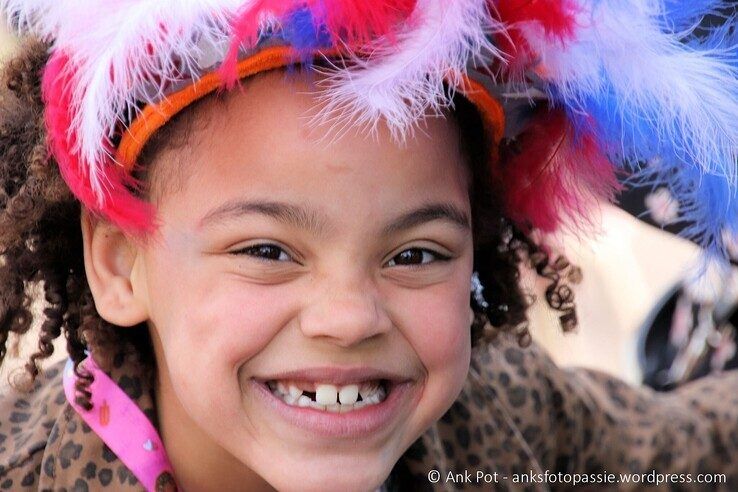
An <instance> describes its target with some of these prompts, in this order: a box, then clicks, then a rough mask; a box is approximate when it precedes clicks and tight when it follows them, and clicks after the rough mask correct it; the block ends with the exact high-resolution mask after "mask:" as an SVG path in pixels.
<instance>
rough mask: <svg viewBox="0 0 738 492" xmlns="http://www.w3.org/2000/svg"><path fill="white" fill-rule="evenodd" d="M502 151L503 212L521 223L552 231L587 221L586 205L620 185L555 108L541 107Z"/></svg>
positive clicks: (588, 138) (610, 196)
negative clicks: (512, 148)
mask: <svg viewBox="0 0 738 492" xmlns="http://www.w3.org/2000/svg"><path fill="white" fill-rule="evenodd" d="M516 140H517V142H516V144H515V147H516V148H518V149H520V150H521V151H520V152H518V153H515V152H513V151H507V152H505V153H503V156H502V159H501V162H502V164H501V165H502V171H501V176H502V181H503V187H504V188H503V189H504V191H505V209H506V214H507V216H508V217H509V218H510V219H512V220H513V221H515V222H516V223H517V224H518V225H519V226H520V227H521V228H523V229H524V230H528V229H530V228H534V229H540V230H541V231H543V232H553V231H555V230H557V229H558V228H559V227H560V226H561V225H565V224H566V225H574V226H581V225H582V221H584V222H587V223H591V220H590V211H591V207H592V206H593V205H596V204H597V203H598V202H601V201H609V202H611V201H613V200H614V198H615V194H616V192H617V191H618V190H619V189H620V185H619V184H618V181H617V178H616V176H615V170H614V166H613V164H612V163H611V162H610V160H609V159H608V158H607V157H606V156H605V155H604V153H603V152H602V151H601V149H600V147H599V145H598V144H597V142H596V140H595V138H594V136H593V135H591V134H580V135H575V131H574V128H573V127H572V124H571V122H570V121H569V119H568V118H567V117H566V114H565V113H564V112H563V111H561V110H551V111H549V110H545V109H544V110H541V111H539V112H538V113H537V114H536V116H534V118H533V120H532V121H531V123H530V124H529V125H528V127H527V128H526V130H525V131H524V132H523V133H522V134H521V135H520V136H519V137H518V138H517V139H516Z"/></svg>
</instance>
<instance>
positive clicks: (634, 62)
mask: <svg viewBox="0 0 738 492" xmlns="http://www.w3.org/2000/svg"><path fill="white" fill-rule="evenodd" d="M580 4H581V5H582V7H583V9H584V11H585V12H586V13H585V14H583V18H582V19H583V20H582V22H581V23H580V25H581V26H582V27H581V28H580V31H579V32H578V33H577V36H576V39H575V40H574V41H572V42H571V43H570V44H569V45H568V46H566V47H565V48H564V50H563V53H562V50H561V47H560V46H555V45H553V44H547V42H546V40H545V39H544V38H536V37H535V34H530V35H529V39H528V41H529V42H530V43H531V46H533V47H534V49H536V51H538V52H539V53H540V54H541V60H542V63H543V65H544V66H545V68H546V73H547V75H548V80H549V85H548V88H547V89H548V92H549V96H550V97H551V98H552V99H553V101H554V102H555V103H556V104H558V105H560V106H563V107H564V108H566V109H567V111H568V113H569V115H570V118H571V119H572V120H573V121H574V122H575V125H576V126H577V127H578V128H579V131H588V132H594V134H595V136H596V137H597V138H598V140H599V142H600V144H601V146H602V147H603V150H605V151H606V152H607V154H608V155H609V156H610V158H611V159H612V160H613V162H614V163H615V165H616V166H619V167H621V168H623V169H625V170H627V171H630V172H631V173H632V178H631V180H632V181H634V182H639V183H641V184H651V185H654V186H655V185H657V184H659V185H668V187H669V188H670V189H671V192H672V194H673V195H674V196H675V198H676V199H677V200H679V202H680V204H681V219H682V220H684V221H685V222H687V223H688V225H687V227H686V229H685V230H684V231H683V234H684V235H685V236H687V237H689V238H691V239H693V240H695V241H697V242H698V243H699V244H700V245H702V246H703V247H704V248H705V249H706V250H707V251H708V252H709V253H710V254H712V255H715V256H718V257H723V258H725V257H726V251H725V248H724V245H723V244H722V235H723V232H724V230H726V229H729V230H738V56H737V55H736V41H737V40H738V36H737V35H736V32H735V31H736V29H735V26H736V22H735V18H734V17H731V16H727V17H724V19H725V22H724V24H722V25H715V26H712V27H708V28H704V29H702V28H701V30H700V31H698V30H696V27H697V25H699V24H700V22H701V21H702V20H703V18H704V16H706V15H711V14H714V13H716V12H719V11H721V9H723V8H724V7H725V6H726V5H727V4H726V2H723V1H718V0H695V1H690V2H685V1H677V0H666V1H665V2H664V3H659V2H656V1H651V0H580ZM659 6H662V7H663V10H659ZM647 163H650V165H648V164H647ZM654 163H658V166H656V165H654Z"/></svg>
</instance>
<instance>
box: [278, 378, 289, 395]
mask: <svg viewBox="0 0 738 492" xmlns="http://www.w3.org/2000/svg"><path fill="white" fill-rule="evenodd" d="M277 391H279V392H280V393H282V394H283V395H286V394H287V393H289V391H288V390H287V386H285V385H284V383H283V382H282V381H277Z"/></svg>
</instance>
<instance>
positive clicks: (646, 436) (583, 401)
mask: <svg viewBox="0 0 738 492" xmlns="http://www.w3.org/2000/svg"><path fill="white" fill-rule="evenodd" d="M131 366H132V365H127V364H125V362H121V361H118V363H117V364H116V367H115V368H114V369H113V371H112V374H111V377H112V378H113V380H115V381H116V382H117V383H118V384H119V385H120V386H121V388H123V389H124V391H125V392H126V393H127V394H128V396H130V397H131V398H132V399H134V400H135V401H136V402H137V403H138V405H139V406H140V407H141V408H142V409H143V410H144V412H145V413H146V415H147V416H148V417H149V418H150V419H151V420H152V422H154V425H156V423H155V420H156V412H155V411H154V407H153V398H152V393H151V388H150V387H148V386H147V385H146V384H145V383H144V378H142V377H140V375H139V374H137V373H136V370H135V368H134V367H131ZM61 372H62V365H58V366H54V367H53V368H52V369H50V370H47V371H46V373H45V374H44V375H43V376H42V377H41V378H40V379H39V380H38V381H37V383H36V385H35V390H34V391H33V392H32V393H30V394H18V393H12V394H8V395H5V396H3V397H2V398H0V490H13V491H19V490H53V491H75V492H78V491H96V490H116V491H118V490H119V491H129V490H141V489H142V488H141V485H140V484H139V483H138V481H137V480H136V478H135V476H134V475H133V474H132V473H131V472H130V471H129V470H128V469H127V468H126V467H125V466H124V465H123V464H122V462H121V461H120V460H119V459H118V457H117V456H116V455H115V454H113V453H112V452H111V451H110V449H108V447H107V446H106V445H105V444H104V443H103V442H102V441H101V440H100V439H99V438H98V437H97V436H96V435H95V434H94V433H93V432H92V431H91V430H90V428H89V427H88V426H87V425H86V424H85V423H84V422H83V421H82V420H81V418H80V417H79V415H77V414H76V412H75V411H74V410H73V409H72V407H70V406H69V404H67V402H66V400H65V397H64V393H63V391H62V385H61ZM654 471H655V473H660V474H679V475H673V476H672V477H675V478H672V479H671V480H670V481H669V483H661V484H660V485H658V486H648V487H647V485H648V484H647V483H646V482H644V481H640V482H638V483H635V480H633V481H631V482H630V483H612V482H603V480H606V479H607V480H609V478H606V475H605V474H612V477H611V478H617V477H619V475H618V474H620V473H637V474H649V473H652V472H654ZM435 472H437V473H435ZM559 472H560V473H561V474H559ZM574 473H578V474H587V476H586V477H589V478H590V479H591V481H587V482H586V483H580V484H579V485H578V486H577V487H575V486H574V485H573V481H572V480H574V478H573V475H565V474H574ZM706 473H713V474H714V473H718V474H723V476H722V479H721V481H722V483H714V482H713V483H710V484H698V483H694V481H695V480H698V478H697V475H698V474H706ZM546 474H548V479H546V476H545V475H546ZM552 474H556V476H557V479H558V480H559V481H553V480H552V479H551V475H552ZM641 476H643V475H641ZM567 477H568V478H569V480H568V481H567ZM586 477H585V476H580V479H579V480H580V481H583V480H585V479H586ZM603 477H604V478H603ZM652 477H653V475H652ZM647 478H648V476H647V475H646V477H645V478H644V479H642V480H645V479H647ZM690 479H691V480H693V482H692V483H685V482H687V481H688V480H690ZM595 480H599V481H598V482H595ZM595 483H597V485H595ZM474 488H480V489H485V490H514V491H518V490H526V491H527V490H531V491H544V490H572V489H577V490H643V489H646V488H647V489H648V490H730V491H735V490H738V371H733V372H726V373H722V374H717V375H711V376H709V377H707V378H704V379H700V380H697V381H694V382H691V383H689V384H687V385H685V386H682V387H680V388H678V389H677V390H675V391H673V392H671V393H656V392H654V391H652V390H650V389H647V388H643V387H634V386H630V385H628V384H626V383H624V382H622V381H620V380H618V379H616V378H613V377H611V376H609V375H606V374H604V373H602V372H598V371H594V370H586V369H580V368H577V369H563V368H559V367H557V366H556V365H555V364H554V363H553V362H552V360H551V359H550V357H549V356H548V355H547V353H546V352H545V351H544V350H543V349H542V348H540V347H539V346H537V345H536V344H533V345H532V346H530V347H528V348H526V349H521V348H519V347H518V346H517V344H516V342H515V341H514V340H512V339H511V338H509V337H507V336H505V335H501V336H499V337H498V338H497V340H496V341H495V342H493V343H491V344H489V345H488V346H486V347H479V348H476V349H474V351H473V357H472V363H471V366H470V370H469V376H468V378H467V381H466V384H465V386H464V387H463V389H462V391H461V393H460V395H459V396H458V398H457V400H456V402H455V403H454V404H453V406H452V407H451V408H450V409H449V410H448V412H447V413H446V414H445V415H444V416H443V417H442V418H441V419H440V420H439V421H438V422H436V423H435V424H434V425H433V426H432V427H431V428H430V429H428V430H427V431H426V432H425V433H424V434H423V435H422V436H421V437H420V438H419V439H418V440H417V441H416V442H415V443H414V444H413V445H412V446H411V447H410V448H409V449H408V450H407V451H406V453H405V454H404V455H403V457H402V459H401V460H400V461H399V462H398V463H397V465H396V466H395V468H394V469H393V471H392V473H391V475H390V477H389V478H388V480H387V482H386V483H385V486H384V489H385V490H403V491H404V490H462V489H474Z"/></svg>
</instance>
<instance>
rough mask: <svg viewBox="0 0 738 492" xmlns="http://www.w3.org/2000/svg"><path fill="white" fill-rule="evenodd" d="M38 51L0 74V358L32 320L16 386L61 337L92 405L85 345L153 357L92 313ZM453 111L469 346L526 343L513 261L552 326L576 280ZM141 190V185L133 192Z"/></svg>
mask: <svg viewBox="0 0 738 492" xmlns="http://www.w3.org/2000/svg"><path fill="white" fill-rule="evenodd" d="M47 57H48V46H47V45H45V44H44V43H42V42H40V41H38V40H27V41H26V42H25V43H24V45H23V46H22V47H21V50H20V52H19V54H18V55H17V56H15V57H14V58H13V59H11V60H10V61H9V62H8V63H7V64H6V65H5V66H4V68H3V71H2V74H1V76H0V79H1V80H2V84H1V85H0V286H2V288H1V289H0V364H1V363H2V361H3V360H4V358H5V355H6V352H7V350H8V345H9V344H10V342H9V335H10V334H11V333H13V334H15V335H18V336H20V335H24V334H25V333H27V332H28V330H29V328H30V327H31V325H32V323H33V322H34V321H39V322H41V327H40V335H39V339H38V350H37V351H36V352H35V353H34V354H33V355H31V356H30V358H29V360H28V361H27V363H26V366H25V371H24V374H25V377H26V379H27V382H32V381H34V380H35V378H36V376H37V375H38V374H39V371H40V368H39V364H40V362H41V361H42V360H44V359H46V358H48V357H49V356H51V355H52V353H53V352H54V346H53V341H54V340H55V339H57V338H58V337H60V336H61V335H62V333H63V334H64V338H65V339H66V343H67V351H68V353H69V356H70V357H71V359H72V360H73V361H74V363H75V370H76V372H77V374H78V376H80V378H81V380H80V382H79V383H78V386H77V392H78V402H79V403H80V404H81V405H82V406H84V407H86V408H91V403H90V399H89V396H90V393H89V391H88V390H87V387H88V385H89V382H91V375H90V374H89V373H86V372H85V371H84V369H83V368H82V367H80V366H79V364H80V362H81V361H82V360H84V358H85V357H86V353H85V352H86V351H88V350H89V351H92V352H94V353H95V354H96V360H98V362H99V363H100V364H101V365H102V366H103V368H104V369H106V368H107V369H109V368H110V367H111V366H112V365H113V364H115V360H116V359H118V358H119V357H120V356H121V354H126V355H129V354H132V355H134V356H135V357H137V360H138V361H140V363H141V364H144V367H145V368H146V369H147V370H148V371H149V372H148V374H150V375H151V376H152V377H153V375H154V374H155V361H154V357H153V350H152V347H151V340H150V337H149V332H148V327H147V326H146V323H141V324H140V325H139V326H136V327H133V328H126V329H120V328H118V327H116V326H114V325H112V324H111V323H108V322H107V321H105V320H104V319H102V318H101V317H100V316H99V314H98V313H97V311H96V309H95V304H94V300H93V297H92V293H91V291H90V287H89V285H88V283H87V279H86V275H85V268H84V261H83V247H82V233H81V227H80V213H81V211H82V210H81V205H80V203H79V202H78V201H77V200H76V199H75V197H74V196H73V195H72V193H71V192H70V191H69V189H68V187H67V185H66V183H65V182H64V181H63V179H62V177H61V175H60V172H59V169H58V166H57V165H56V163H55V162H54V159H53V158H52V157H50V156H49V153H48V150H47V145H46V132H45V129H44V122H43V103H42V100H41V94H40V74H41V71H42V69H43V67H44V65H45V63H46V61H47ZM188 114H190V113H188V111H184V112H182V113H181V114H179V115H178V116H176V117H175V118H174V119H173V120H172V121H171V122H170V123H169V124H168V125H166V126H165V127H164V128H163V129H161V130H160V131H159V132H158V133H157V134H156V135H154V137H153V138H152V139H151V140H150V141H149V142H148V144H147V146H146V148H145V149H144V151H143V153H142V155H141V158H140V162H141V163H146V162H149V161H151V157H152V156H153V155H154V154H156V153H157V152H160V151H161V150H162V148H163V147H165V146H171V145H178V142H184V141H186V135H187V133H188V131H189V128H188V127H189V126H190V125H191V121H190V120H191V118H189V117H188V116H187V115H188ZM452 114H453V117H454V119H455V121H456V122H457V123H458V125H459V127H460V132H459V135H460V139H461V140H462V141H461V144H462V145H461V146H462V149H464V150H465V154H466V157H467V160H468V163H469V165H470V169H471V171H472V173H471V174H472V180H471V185H470V190H469V196H470V203H471V208H472V222H473V224H472V229H473V236H474V268H475V271H476V272H478V277H479V280H480V281H481V284H482V285H483V286H484V297H485V298H486V300H487V301H488V302H486V303H483V302H482V301H481V300H479V299H477V298H476V297H475V296H474V295H472V296H470V303H471V306H472V308H473V309H474V312H475V321H474V323H473V325H472V328H471V329H472V344H473V345H477V344H479V343H484V342H486V341H488V340H491V339H492V338H494V337H495V336H496V334H497V333H499V332H501V331H508V332H513V333H515V334H516V335H517V337H518V341H519V343H520V345H521V346H525V345H527V344H529V343H530V341H531V337H530V333H529V331H528V321H527V316H526V311H527V308H528V306H529V305H530V303H531V302H532V296H530V295H526V294H524V292H523V291H522V289H521V287H520V285H519V275H520V270H519V268H520V267H521V266H526V267H528V268H534V269H535V270H536V272H537V273H538V274H539V275H541V276H543V277H545V278H547V279H549V280H550V286H549V288H548V289H547V292H546V298H547V301H548V303H549V305H550V306H551V307H553V308H555V309H557V310H559V311H561V313H562V314H561V317H560V321H561V325H562V327H563V328H564V329H565V330H566V331H569V330H571V329H573V328H574V327H575V326H576V316H575V311H574V302H573V293H572V290H571V288H570V287H569V285H568V283H575V282H577V281H578V278H579V276H580V274H579V271H578V269H577V268H576V267H573V266H571V265H570V264H569V263H568V262H567V261H566V259H564V258H563V257H557V258H556V259H555V260H554V261H549V256H548V255H547V254H546V253H545V252H544V251H542V249H541V248H539V247H538V246H537V245H536V244H535V243H534V242H533V241H532V240H531V239H530V238H529V237H527V236H526V235H525V234H523V233H522V232H521V231H520V230H519V229H518V228H516V227H515V226H514V225H513V224H512V223H510V221H508V220H506V219H505V218H504V216H503V213H502V206H501V204H500V202H499V200H498V199H497V198H496V197H497V196H499V194H498V193H496V192H495V186H494V184H493V183H492V178H491V176H490V172H489V167H488V165H487V159H486V158H485V157H484V156H487V155H489V153H488V150H489V149H488V148H487V145H488V144H487V139H486V138H485V136H484V134H483V130H482V123H481V118H480V116H479V114H478V112H477V110H476V109H475V108H474V107H473V106H472V104H471V103H469V102H468V101H466V100H465V99H463V98H461V97H457V98H456V100H455V108H454V110H453V111H452ZM502 146H503V148H502V149H501V151H507V150H506V149H507V148H508V147H511V145H510V142H504V143H503V144H502ZM513 147H514V146H513ZM502 154H503V155H504V152H502ZM141 169H143V171H142V174H141V176H138V177H140V178H141V179H142V180H143V182H144V184H145V185H148V184H150V183H147V176H146V174H150V173H151V171H152V169H150V168H147V167H146V166H145V165H143V166H142V167H141ZM150 191H151V190H150V189H147V186H144V188H143V189H142V190H141V193H144V194H146V193H149V192H150ZM35 285H37V286H39V287H40V289H41V291H42V292H43V295H44V298H45V304H46V306H45V308H44V309H43V311H42V312H41V313H40V314H39V313H34V312H32V310H31V304H32V302H33V300H34V298H35V297H36V294H34V292H33V288H32V287H33V286H35ZM36 317H40V318H41V319H40V320H35V318H36ZM14 384H16V383H14ZM20 385H21V384H16V386H20Z"/></svg>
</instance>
